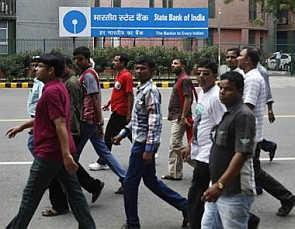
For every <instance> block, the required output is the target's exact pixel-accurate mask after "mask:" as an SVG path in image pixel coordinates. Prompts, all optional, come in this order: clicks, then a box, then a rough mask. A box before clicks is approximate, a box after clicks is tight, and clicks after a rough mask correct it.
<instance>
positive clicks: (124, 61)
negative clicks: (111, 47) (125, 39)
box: [116, 53, 129, 67]
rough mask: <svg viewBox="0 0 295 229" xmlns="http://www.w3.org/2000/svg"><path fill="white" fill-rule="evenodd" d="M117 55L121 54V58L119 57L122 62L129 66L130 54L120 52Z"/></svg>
mask: <svg viewBox="0 0 295 229" xmlns="http://www.w3.org/2000/svg"><path fill="white" fill-rule="evenodd" d="M116 56H119V57H120V58H119V60H120V62H121V63H124V66H125V67H127V65H128V62H129V57H128V55H127V54H126V53H120V54H118V55H116Z"/></svg>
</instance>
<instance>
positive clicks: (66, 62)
mask: <svg viewBox="0 0 295 229" xmlns="http://www.w3.org/2000/svg"><path fill="white" fill-rule="evenodd" d="M64 60H65V65H67V66H68V67H73V61H72V59H71V58H70V57H69V56H64Z"/></svg>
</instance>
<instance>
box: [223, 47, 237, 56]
mask: <svg viewBox="0 0 295 229" xmlns="http://www.w3.org/2000/svg"><path fill="white" fill-rule="evenodd" d="M240 51H241V50H240V49H239V48H229V49H227V50H226V52H234V53H235V54H236V56H237V57H238V56H239V55H240Z"/></svg>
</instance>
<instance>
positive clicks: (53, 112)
mask: <svg viewBox="0 0 295 229" xmlns="http://www.w3.org/2000/svg"><path fill="white" fill-rule="evenodd" d="M60 117H62V118H64V119H65V121H66V127H67V131H68V138H69V148H70V152H71V153H72V154H74V153H75V151H76V149H75V144H74V141H73V138H72V135H71V132H70V98H69V94H68V92H67V89H66V88H65V86H64V84H63V83H62V82H61V81H59V80H53V81H50V82H48V83H47V84H45V86H44V89H43V93H42V96H41V98H40V99H39V102H38V104H37V108H36V116H35V121H34V153H35V155H36V157H37V158H42V159H45V160H52V161H62V160H63V159H62V151H61V147H60V143H59V139H58V136H57V133H56V129H55V125H54V122H53V121H54V120H55V119H57V118H60Z"/></svg>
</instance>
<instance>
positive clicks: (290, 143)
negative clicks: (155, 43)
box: [0, 77, 295, 229]
mask: <svg viewBox="0 0 295 229" xmlns="http://www.w3.org/2000/svg"><path fill="white" fill-rule="evenodd" d="M271 85H272V88H273V95H274V98H275V104H274V111H275V114H276V117H277V119H276V122H275V123H274V124H271V125H270V124H269V123H268V122H267V119H265V137H266V138H267V139H271V140H275V141H276V142H277V143H278V150H277V155H276V158H275V160H274V161H273V162H272V163H269V162H268V155H267V154H265V153H262V158H263V162H262V166H263V167H264V169H265V170H266V171H268V172H269V173H271V174H272V175H273V176H274V177H276V178H278V179H279V180H280V181H281V182H282V183H283V184H285V185H286V186H287V187H288V188H289V189H290V190H291V191H292V192H294V193H295V180H294V179H293V175H294V174H295V166H294V161H295V156H294V136H295V106H294V100H293V98H295V78H291V77H289V78H288V77H271ZM160 91H161V93H162V98H163V104H162V110H163V116H164V118H165V117H167V106H168V98H169V95H170V93H171V89H160ZM110 92H111V90H110V89H108V90H103V99H102V101H107V98H108V97H109V96H110ZM27 94H28V89H0V107H1V109H0V135H1V138H0V147H1V148H0V190H1V192H0V199H1V201H2V208H1V210H0V228H4V226H5V225H6V224H7V223H8V221H9V220H10V219H11V218H12V217H13V216H14V215H15V214H16V212H17V210H18V207H19V204H20V200H21V195H22V191H23V188H24V185H25V183H26V179H27V178H28V172H29V168H30V162H31V161H32V157H31V155H30V153H29V152H28V150H27V147H26V140H27V133H26V132H25V131H24V132H23V133H20V134H19V135H18V136H16V138H15V139H7V138H6V137H5V131H6V130H7V129H8V128H9V127H12V126H15V125H18V124H20V123H21V122H22V121H23V120H24V119H26V118H27V116H26V114H25V110H26V97H27ZM104 117H105V118H106V119H107V118H108V117H109V113H108V112H107V113H104ZM169 133H170V123H169V122H168V121H167V120H166V119H164V120H163V132H162V137H161V146H160V149H159V158H158V159H157V174H158V176H160V175H163V174H166V172H167V158H168V146H169ZM113 152H114V154H115V155H116V156H117V157H118V159H119V160H120V162H122V164H123V166H124V167H127V165H128V156H129V152H130V143H129V142H128V141H127V140H126V141H125V142H123V144H122V145H121V146H120V147H114V150H113ZM94 160H96V154H95V152H94V150H93V148H92V146H91V145H90V144H88V145H87V146H86V148H85V149H84V151H83V154H82V157H81V162H82V164H83V165H84V166H85V167H87V166H88V163H90V162H93V161H94ZM90 173H91V175H93V176H94V177H98V178H100V179H102V180H103V181H104V182H105V184H106V185H105V188H104V190H103V192H102V195H101V196H100V198H99V199H98V200H97V202H96V203H94V204H90V209H91V213H92V215H93V217H94V219H95V221H96V224H97V228H99V229H119V228H120V226H121V225H122V224H123V223H124V221H125V214H124V207H123V198H122V196H118V195H115V194H114V191H115V190H116V189H117V188H118V187H119V182H118V180H117V178H116V176H115V175H114V174H113V173H112V172H111V171H104V172H90ZM191 176H192V168H190V167H189V166H188V165H185V166H184V179H183V180H182V181H167V182H166V181H165V183H167V185H168V186H169V187H171V188H173V189H175V190H176V191H178V192H180V193H181V194H182V195H185V196H186V195H187V190H188V188H189V185H190V179H191ZM85 196H86V198H87V200H88V202H89V203H90V200H91V196H90V194H88V193H85ZM47 206H49V201H48V193H46V194H45V195H44V197H43V199H42V201H41V203H40V205H39V208H38V209H37V211H36V213H35V215H34V217H33V219H32V222H31V224H30V227H29V228H31V229H39V228H40V227H41V226H42V228H43V229H49V228H77V223H76V221H75V219H74V218H73V215H72V214H67V215H63V216H58V217H54V218H45V217H42V216H41V210H42V209H43V208H45V207H47ZM279 206H280V203H279V201H277V200H276V199H274V198H273V197H271V196H270V195H269V194H267V193H265V192H264V194H263V195H261V196H259V197H257V198H256V200H255V203H254V205H253V209H252V210H253V212H254V213H255V214H257V215H259V216H260V217H261V224H260V228H262V229H263V228H268V229H269V228H273V229H277V228H284V229H293V228H294V225H295V210H293V211H292V212H291V214H290V216H288V217H286V218H280V217H277V216H276V215H275V212H276V211H277V209H278V208H279ZM139 214H140V218H141V224H142V228H143V229H148V228H150V229H158V228H163V229H176V228H180V225H181V220H182V217H181V213H180V212H178V211H177V210H175V209H174V208H173V207H171V206H169V205H167V204H166V203H165V202H163V201H161V200H160V199H159V198H157V197H156V196H154V195H153V194H152V193H151V192H150V191H149V190H148V189H147V188H146V187H145V186H144V185H142V184H141V186H140V194H139Z"/></svg>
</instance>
